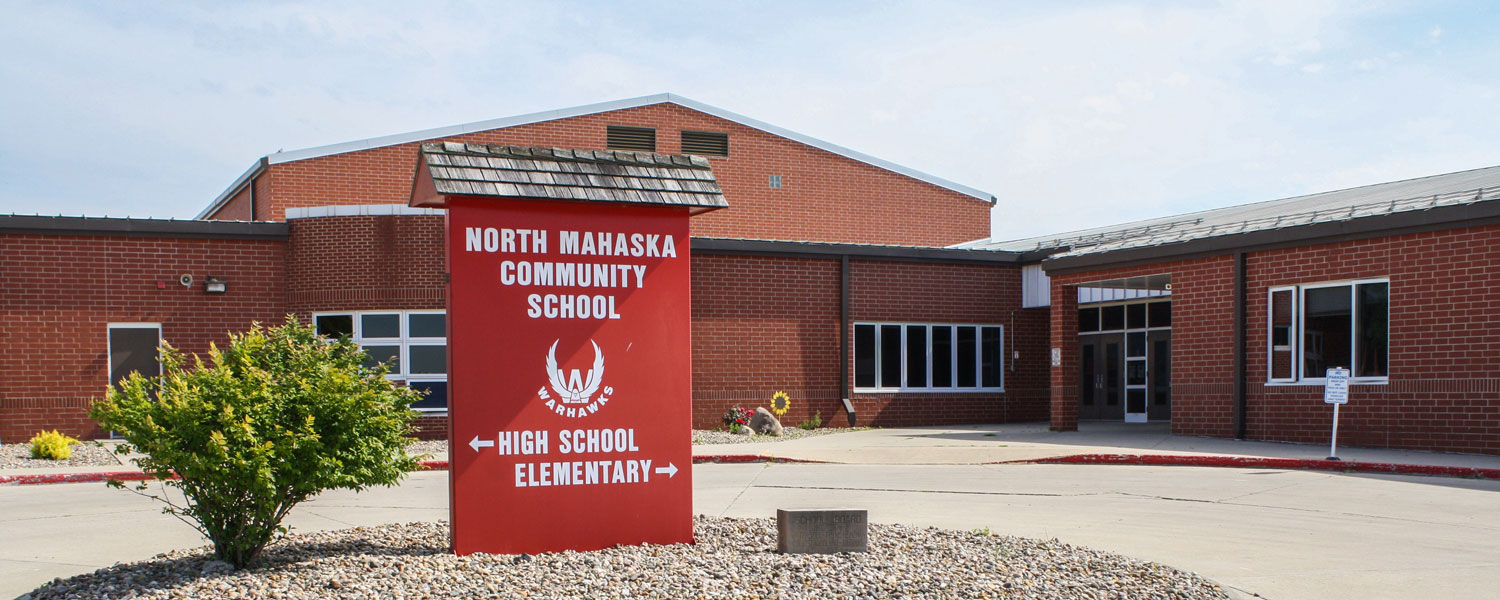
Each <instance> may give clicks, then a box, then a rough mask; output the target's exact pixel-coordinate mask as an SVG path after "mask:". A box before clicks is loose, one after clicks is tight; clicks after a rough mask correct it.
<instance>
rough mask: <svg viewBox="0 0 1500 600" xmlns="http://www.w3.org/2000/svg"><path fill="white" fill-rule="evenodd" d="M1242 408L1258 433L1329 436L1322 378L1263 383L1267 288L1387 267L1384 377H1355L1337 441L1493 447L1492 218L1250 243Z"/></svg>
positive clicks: (1496, 266) (1499, 347)
mask: <svg viewBox="0 0 1500 600" xmlns="http://www.w3.org/2000/svg"><path fill="white" fill-rule="evenodd" d="M1246 272H1247V274H1248V278H1247V292H1248V293H1247V295H1248V305H1247V307H1246V308H1247V319H1248V324H1249V328H1248V336H1247V345H1248V354H1247V357H1248V360H1247V365H1246V369H1247V373H1248V374H1249V377H1247V378H1246V379H1247V383H1248V396H1249V399H1250V408H1249V413H1248V415H1247V417H1248V418H1247V426H1248V429H1249V431H1248V435H1249V436H1250V437H1252V438H1255V439H1271V440H1285V441H1299V442H1326V441H1327V440H1328V435H1329V427H1330V425H1331V421H1332V410H1331V408H1330V407H1329V406H1328V405H1326V404H1324V403H1323V401H1322V397H1323V396H1322V394H1323V388H1322V387H1321V386H1307V385H1294V386H1270V385H1265V378H1266V346H1267V340H1266V336H1267V332H1266V308H1267V302H1268V299H1267V289H1268V288H1270V287H1273V286H1282V285H1301V284H1312V283H1321V282H1328V281H1337V280H1344V279H1359V278H1380V277H1388V278H1390V337H1389V340H1390V341H1389V356H1388V358H1389V377H1388V380H1389V384H1387V385H1358V384H1356V385H1353V386H1351V388H1350V392H1349V404H1347V405H1345V406H1343V407H1341V408H1340V410H1339V443H1340V444H1349V445H1359V446H1377V447H1390V448H1415V449H1423V450H1447V451H1457V452H1476V453H1484V454H1500V226H1490V227H1470V228H1463V229H1452V230H1447V231H1440V232H1429V233H1419V234H1411V235H1403V236H1395V237H1385V238H1375V239H1368V240H1358V241H1350V242H1343V243H1338V244H1325V245H1318V246H1307V247H1301V248H1292V249H1286V250H1275V251H1270V252H1260V253H1255V254H1251V255H1250V256H1249V260H1248V268H1247V271H1246Z"/></svg>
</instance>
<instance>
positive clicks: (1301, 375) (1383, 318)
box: [1266, 279, 1390, 382]
mask: <svg viewBox="0 0 1500 600" xmlns="http://www.w3.org/2000/svg"><path fill="white" fill-rule="evenodd" d="M1267 300H1268V304H1269V306H1268V307H1267V336H1268V338H1269V339H1268V342H1269V343H1268V344H1267V349H1266V351H1267V355H1266V358H1267V360H1266V365H1267V373H1266V378H1267V380H1268V381H1271V382H1296V381H1311V382H1319V381H1322V380H1324V379H1325V374H1326V372H1327V370H1328V369H1330V368H1333V367H1342V368H1346V369H1349V373H1350V375H1351V376H1352V377H1355V378H1363V379H1366V380H1376V381H1379V380H1383V379H1384V378H1385V377H1386V376H1387V374H1388V372H1387V366H1388V365H1387V355H1388V353H1389V347H1390V282H1389V281H1387V280H1384V279H1379V280H1363V281H1351V282H1341V283H1324V284H1315V285H1301V286H1288V287H1275V288H1271V289H1270V290H1269V293H1268V294H1267Z"/></svg>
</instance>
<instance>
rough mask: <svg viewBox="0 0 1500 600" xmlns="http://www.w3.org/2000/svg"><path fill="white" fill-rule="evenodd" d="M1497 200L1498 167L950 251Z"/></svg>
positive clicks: (1188, 233)
mask: <svg viewBox="0 0 1500 600" xmlns="http://www.w3.org/2000/svg"><path fill="white" fill-rule="evenodd" d="M1497 198H1500V166H1494V167H1486V168H1482V169H1473V170H1469V171H1459V172H1457V173H1446V174H1443V175H1432V176H1428V177H1418V178H1415V179H1404V180H1401V181H1391V182H1387V183H1377V184H1373V185H1366V186H1361V187H1356V188H1349V189H1344V190H1335V191H1331V192H1321V193H1317V194H1308V195H1304V196H1294V197H1291V198H1282V199H1280V200H1270V201H1265V202H1256V203H1252V204H1241V205H1238V206H1230V207H1225V208H1216V209H1212V210H1205V211H1199V212H1193V213H1187V214H1182V215H1172V216H1167V217H1161V218H1156V219H1147V220H1143V221H1134V222H1130V223H1122V224H1119V225H1111V226H1107V227H1096V228H1093V229H1084V230H1079V231H1072V232H1068V233H1060V234H1054V235H1045V236H1038V237H1031V238H1024V239H1019V240H1008V241H994V240H990V239H982V240H976V241H973V242H966V243H963V244H958V245H957V246H954V247H956V248H965V249H973V250H1008V251H1012V252H1029V251H1035V250H1049V249H1058V248H1064V249H1071V250H1069V251H1068V252H1066V253H1065V254H1063V256H1066V255H1078V254H1092V253H1097V252H1108V251H1111V250H1120V249H1124V248H1137V247H1144V246H1156V245H1161V244H1170V243H1175V242H1185V241H1190V240H1195V239H1201V238H1208V237H1217V236H1222V235H1233V234H1236V233H1246V232H1250V231H1261V230H1266V229H1280V228H1284V227H1293V226H1297V225H1307V224H1311V223H1322V222H1331V221H1345V220H1349V219H1356V218H1361V217H1370V216H1379V215H1385V214H1392V213H1397V212H1407V211H1415V210H1426V209H1429V208H1435V207H1439V206H1449V205H1455V204H1469V203H1473V202H1481V201H1488V200H1494V199H1497Z"/></svg>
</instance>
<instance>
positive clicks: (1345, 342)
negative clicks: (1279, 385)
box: [1302, 285, 1354, 377]
mask: <svg viewBox="0 0 1500 600" xmlns="http://www.w3.org/2000/svg"><path fill="white" fill-rule="evenodd" d="M1349 296H1350V293H1349V286H1346V285H1341V286H1338V287H1327V288H1314V289H1309V290H1305V291H1304V293H1303V298H1302V376H1303V377H1323V376H1324V374H1325V372H1326V371H1327V370H1328V369H1329V368H1331V367H1345V368H1348V367H1349V358H1350V352H1349V350H1350V349H1349V342H1350V339H1351V334H1352V331H1351V329H1352V326H1353V316H1354V315H1353V310H1352V309H1353V307H1352V306H1351V301H1350V298H1349Z"/></svg>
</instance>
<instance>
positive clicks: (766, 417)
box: [750, 407, 781, 436]
mask: <svg viewBox="0 0 1500 600" xmlns="http://www.w3.org/2000/svg"><path fill="white" fill-rule="evenodd" d="M750 429H753V430H755V433H759V434H761V435H771V436H780V435H781V421H778V420H776V415H773V414H771V411H769V410H766V409H765V407H761V408H757V409H755V416H752V417H750Z"/></svg>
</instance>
